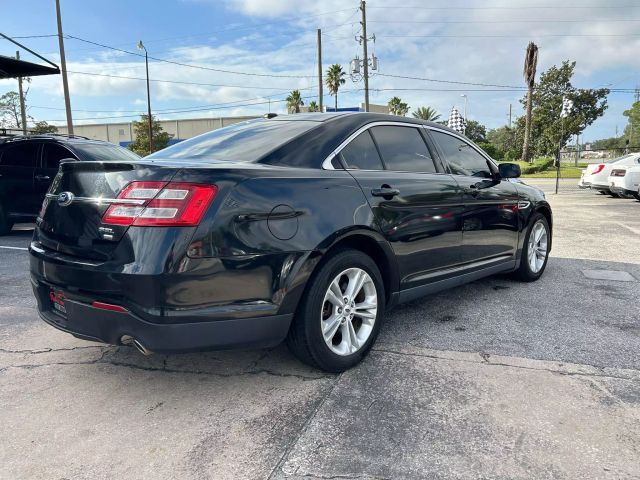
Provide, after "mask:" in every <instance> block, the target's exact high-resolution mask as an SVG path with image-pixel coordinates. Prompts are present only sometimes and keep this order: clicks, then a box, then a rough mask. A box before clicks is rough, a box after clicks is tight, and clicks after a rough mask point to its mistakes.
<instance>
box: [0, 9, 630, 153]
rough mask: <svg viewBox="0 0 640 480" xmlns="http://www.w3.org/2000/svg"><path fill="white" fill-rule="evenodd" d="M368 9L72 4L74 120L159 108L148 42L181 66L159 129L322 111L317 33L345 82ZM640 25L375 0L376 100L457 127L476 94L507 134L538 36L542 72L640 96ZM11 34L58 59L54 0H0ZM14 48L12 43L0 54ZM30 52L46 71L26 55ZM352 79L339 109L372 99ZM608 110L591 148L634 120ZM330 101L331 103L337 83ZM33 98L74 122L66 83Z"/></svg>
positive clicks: (584, 15)
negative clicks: (454, 116)
mask: <svg viewBox="0 0 640 480" xmlns="http://www.w3.org/2000/svg"><path fill="white" fill-rule="evenodd" d="M358 4H359V2H358V1H357V0H325V1H323V2H318V1H314V0H174V1H168V0H162V1H160V0H155V1H150V0H135V1H131V0H129V1H124V0H110V1H109V2H105V1H100V2H98V1H91V0H84V1H82V0H61V7H62V21H63V27H64V33H65V35H67V36H70V37H77V38H66V39H65V50H66V56H67V69H68V70H69V72H73V73H69V85H70V92H71V108H72V110H73V116H74V123H102V122H118V121H131V120H133V119H136V118H137V117H138V116H139V115H140V114H141V113H144V112H145V111H146V83H145V80H144V78H145V64H144V57H143V56H140V55H141V54H143V52H141V51H140V50H138V49H137V48H136V46H137V43H138V41H139V40H142V41H143V42H144V45H145V46H146V48H147V50H148V52H149V55H150V56H151V57H155V58H156V59H162V60H168V61H169V62H174V63H169V62H164V61H159V60H153V59H152V60H150V62H149V73H150V77H151V79H152V84H151V101H152V109H153V112H154V115H157V116H158V117H159V118H160V119H176V118H207V117H214V118H217V117H220V116H236V115H254V114H263V113H266V112H267V111H272V112H277V113H286V106H285V105H286V104H285V103H284V102H283V99H284V98H286V96H287V93H288V92H289V91H291V90H292V89H300V90H301V93H302V96H303V99H304V101H305V104H306V103H308V102H309V101H311V100H316V101H317V94H318V92H317V51H316V29H318V28H321V29H322V32H323V38H322V47H323V48H322V57H323V58H322V60H323V70H324V71H326V69H327V67H328V66H329V65H330V64H332V63H339V64H341V65H342V66H343V68H344V69H345V70H346V71H348V69H349V62H350V60H351V59H352V58H354V57H355V56H356V55H358V56H360V57H362V47H361V46H360V45H359V43H358V42H357V41H356V40H355V37H356V36H360V35H361V34H362V31H361V25H360V11H359V9H358ZM639 27H640V1H638V0H573V1H570V2H564V1H559V0H557V1H553V2H551V1H549V0H535V1H534V0H531V1H524V0H483V1H482V2H480V1H473V0H433V1H429V2H421V1H420V0H369V1H368V2H367V34H368V36H373V35H375V42H369V52H370V54H372V53H373V54H374V55H375V56H376V57H377V58H378V60H379V68H378V70H377V72H375V73H373V74H372V76H371V78H370V81H369V86H370V89H371V92H370V101H371V103H376V104H386V103H387V102H388V100H389V99H390V98H391V97H393V96H396V95H397V96H399V97H401V98H402V99H403V100H404V101H405V102H407V103H408V104H409V105H410V107H411V110H413V109H415V108H417V107H420V106H431V107H433V108H435V109H436V110H437V111H438V112H440V113H441V114H442V117H443V118H445V117H448V115H449V112H450V110H451V108H452V107H453V106H457V107H458V109H459V110H460V111H461V112H462V111H463V110H464V97H462V96H461V95H466V96H467V97H466V98H467V100H468V118H469V119H473V120H477V121H479V122H481V123H482V124H484V125H486V126H487V127H488V128H497V127H500V126H502V125H505V124H506V123H507V122H508V113H509V105H510V104H511V105H512V108H513V119H514V121H515V118H516V117H518V116H521V115H522V114H523V110H522V105H521V103H520V99H521V98H522V96H523V91H522V90H521V89H522V88H524V81H523V78H522V67H523V61H524V52H525V49H526V46H527V43H528V42H529V41H534V42H536V44H537V45H538V46H539V49H540V50H539V62H538V72H539V73H540V72H542V71H544V70H546V69H548V68H549V67H551V66H552V65H560V64H561V62H562V61H563V60H575V61H576V62H577V65H576V73H575V75H574V78H573V85H574V86H576V87H579V88H601V87H609V88H613V89H634V88H635V87H636V86H638V85H640V77H639V73H640V72H639V67H640V65H639V63H640V55H639V54H638V52H640V28H639ZM0 31H1V32H3V33H4V34H6V35H9V36H11V37H14V38H15V37H33V38H16V40H18V41H19V42H22V43H24V44H25V45H26V46H28V47H29V48H31V49H33V50H35V51H37V52H38V53H40V54H42V55H44V56H45V57H47V58H49V59H50V60H51V61H53V62H54V63H59V50H58V43H57V37H56V36H55V34H56V32H57V27H56V16H55V2H54V0H20V1H17V0H0ZM40 36H43V37H40ZM80 39H81V40H80ZM88 42H93V43H88ZM96 44H101V45H105V46H109V47H114V48H115V49H120V50H124V52H123V51H119V50H114V49H109V48H105V47H104V46H99V45H96ZM15 50H16V47H15V46H14V45H12V44H10V43H9V42H6V41H4V40H0V54H2V55H14V54H15ZM126 52H130V53H126ZM132 53H133V54H132ZM21 57H22V58H24V59H28V60H36V59H34V58H33V57H31V56H30V55H29V54H28V53H27V52H24V51H23V52H21ZM176 63H180V64H187V65H191V66H184V65H177V64H176ZM539 73H538V78H539ZM88 74H90V75H88ZM389 75H393V76H389ZM117 77H129V78H117ZM398 77H411V78H398ZM355 80H356V81H354V80H352V79H351V78H350V77H349V76H347V82H346V84H345V85H344V86H343V87H342V89H341V91H340V92H339V94H338V104H339V106H341V107H355V106H358V105H359V104H360V102H362V101H364V92H363V83H362V81H361V80H359V81H358V79H355ZM434 80H435V81H434ZM449 82H468V83H477V84H490V85H501V86H507V88H503V87H500V88H499V87H485V86H478V85H465V84H461V83H449ZM10 90H17V81H16V80H0V94H2V93H4V92H6V91H10ZM608 101H609V108H608V110H607V111H606V113H605V115H604V116H603V117H602V118H600V119H598V120H597V121H596V122H595V123H594V124H593V125H592V126H590V127H589V128H588V129H587V130H586V131H585V134H584V140H586V141H588V140H594V139H598V138H605V137H611V136H614V135H615V133H616V127H617V128H618V131H619V133H620V134H621V133H622V131H623V130H624V127H625V125H626V123H627V119H626V117H624V116H623V114H622V113H623V111H624V110H625V109H627V108H629V106H630V105H631V104H632V103H633V101H634V94H633V92H631V91H626V92H616V91H614V92H612V93H611V94H610V95H609V97H608ZM324 102H325V104H328V105H333V97H331V96H329V95H328V93H327V91H326V88H325V96H324ZM27 103H28V105H29V111H28V113H29V115H31V116H32V117H33V118H34V119H35V120H47V121H48V122H49V123H54V124H62V123H64V119H65V114H64V99H63V95H62V79H61V76H50V77H34V78H32V79H31V82H30V84H29V93H28V98H27Z"/></svg>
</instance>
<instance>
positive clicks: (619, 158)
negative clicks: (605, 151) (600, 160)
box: [604, 154, 633, 163]
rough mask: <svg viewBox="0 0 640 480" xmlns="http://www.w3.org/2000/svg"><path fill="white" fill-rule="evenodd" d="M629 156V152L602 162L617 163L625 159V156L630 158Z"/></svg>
mask: <svg viewBox="0 0 640 480" xmlns="http://www.w3.org/2000/svg"><path fill="white" fill-rule="evenodd" d="M631 157H633V155H630V154H629V155H623V156H622V157H618V158H614V159H613V160H609V161H607V162H604V163H618V162H621V161H623V160H626V159H627V158H631Z"/></svg>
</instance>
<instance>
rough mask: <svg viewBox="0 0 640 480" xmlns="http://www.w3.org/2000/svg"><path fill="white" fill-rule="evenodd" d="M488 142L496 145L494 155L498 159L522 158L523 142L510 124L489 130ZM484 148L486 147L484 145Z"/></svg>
mask: <svg viewBox="0 0 640 480" xmlns="http://www.w3.org/2000/svg"><path fill="white" fill-rule="evenodd" d="M487 142H488V143H489V144H491V145H493V147H495V153H494V155H492V157H493V158H495V159H496V160H502V159H503V158H510V159H516V158H520V155H521V154H522V149H521V148H519V146H520V145H521V143H519V142H518V141H517V138H516V129H515V128H509V127H508V126H506V125H505V126H504V127H500V128H494V129H493V130H489V131H488V132H487ZM483 148H484V147H483Z"/></svg>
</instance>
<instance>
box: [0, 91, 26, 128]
mask: <svg viewBox="0 0 640 480" xmlns="http://www.w3.org/2000/svg"><path fill="white" fill-rule="evenodd" d="M0 126H2V127H15V128H22V122H21V116H20V94H19V93H18V92H7V93H5V94H4V95H2V96H1V97H0Z"/></svg>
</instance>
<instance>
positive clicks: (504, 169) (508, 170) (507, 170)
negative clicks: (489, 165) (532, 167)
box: [498, 163, 522, 178]
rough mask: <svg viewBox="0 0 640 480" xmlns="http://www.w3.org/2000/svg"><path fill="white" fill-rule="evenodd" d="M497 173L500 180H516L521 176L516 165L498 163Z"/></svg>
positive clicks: (518, 166)
mask: <svg viewBox="0 0 640 480" xmlns="http://www.w3.org/2000/svg"><path fill="white" fill-rule="evenodd" d="M498 173H500V178H518V177H519V176H520V175H521V174H522V172H521V171H520V165H518V164H517V163H499V164H498Z"/></svg>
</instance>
